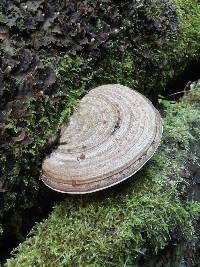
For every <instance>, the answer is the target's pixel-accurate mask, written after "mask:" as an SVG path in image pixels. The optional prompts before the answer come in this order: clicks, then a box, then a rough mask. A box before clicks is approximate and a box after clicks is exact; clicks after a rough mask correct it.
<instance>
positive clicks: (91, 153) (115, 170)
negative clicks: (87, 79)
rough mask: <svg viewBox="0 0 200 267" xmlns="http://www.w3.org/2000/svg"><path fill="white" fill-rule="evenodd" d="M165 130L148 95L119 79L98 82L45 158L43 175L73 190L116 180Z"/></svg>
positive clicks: (132, 169) (146, 155) (138, 163)
mask: <svg viewBox="0 0 200 267" xmlns="http://www.w3.org/2000/svg"><path fill="white" fill-rule="evenodd" d="M161 135H162V124H161V117H160V114H159V112H158V111H157V110H156V109H155V108H154V106H153V105H152V103H151V102H150V101H149V100H148V99H147V98H146V97H144V96H143V95H141V94H140V93H138V92H137V91H135V90H132V89H130V88H128V87H125V86H122V85H119V84H108V85H103V86H99V87H97V88H95V89H93V90H91V91H90V92H89V93H88V94H87V95H85V96H84V97H83V98H82V100H81V101H80V104H79V106H78V108H77V109H76V110H75V111H74V113H73V114H72V116H71V117H70V119H69V122H68V124H67V125H65V126H64V127H63V129H62V134H61V137H60V140H59V145H58V147H57V148H56V149H55V150H54V151H53V152H52V153H51V154H50V155H49V156H47V157H46V158H45V159H44V161H43V165H42V180H43V182H44V183H45V184H46V185H47V186H49V187H50V188H52V189H54V190H56V191H59V192H63V193H71V194H84V193H91V192H95V191H98V190H102V189H105V188H107V187H110V186H113V185H115V184H118V183H120V182H122V181H124V180H126V179H127V178H129V177H130V176H132V175H133V174H134V173H136V172H137V171H138V170H139V169H140V168H141V167H142V166H143V165H144V164H145V163H146V162H147V161H148V160H149V159H150V158H151V156H152V155H153V154H154V152H155V150H156V149H157V147H158V145H159V142H160V139H161Z"/></svg>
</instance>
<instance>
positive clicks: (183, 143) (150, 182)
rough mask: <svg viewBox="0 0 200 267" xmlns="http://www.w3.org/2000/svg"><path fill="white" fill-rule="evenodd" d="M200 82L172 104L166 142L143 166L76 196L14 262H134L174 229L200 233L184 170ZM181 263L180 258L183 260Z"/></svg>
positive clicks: (24, 265) (197, 207)
mask: <svg viewBox="0 0 200 267" xmlns="http://www.w3.org/2000/svg"><path fill="white" fill-rule="evenodd" d="M199 101H200V88H198V89H196V90H194V91H193V92H192V93H190V94H189V95H188V96H186V97H185V98H184V99H183V100H182V101H181V102H180V103H178V104H176V105H175V106H172V107H171V108H170V109H169V110H168V112H167V116H166V118H165V119H164V135H163V140H162V144H161V146H160V147H159V149H158V151H157V153H156V155H154V156H153V158H152V160H150V163H149V164H147V165H146V166H145V167H144V168H143V169H142V171H140V172H139V173H138V174H136V175H135V176H134V177H132V179H130V180H129V181H127V182H125V183H123V184H121V185H120V186H118V187H117V188H114V189H112V190H111V189H110V190H108V191H107V192H99V193H98V194H93V195H91V196H86V197H68V198H67V199H66V200H65V201H64V202H63V203H61V204H59V205H57V206H56V207H55V208H54V211H53V212H52V213H51V215H50V216H49V218H48V219H46V220H45V221H44V222H42V223H39V224H37V225H36V226H35V227H34V229H33V230H32V231H31V233H30V235H29V237H28V238H27V240H26V241H25V242H24V243H22V244H20V245H19V247H18V248H17V249H16V250H15V253H16V254H15V256H14V257H13V258H12V259H10V260H8V261H7V264H6V266H9V267H12V266H13V267H14V266H20V267H28V266H38V267H39V266H44V267H45V266H134V264H136V260H137V257H138V256H139V255H141V254H146V253H149V252H151V253H152V252H153V251H154V252H157V251H158V250H159V249H162V248H164V247H165V246H166V245H167V244H168V243H169V241H170V240H171V239H172V236H173V235H174V233H176V236H177V237H178V238H179V239H180V240H184V239H187V240H191V239H192V238H194V236H195V233H194V228H193V219H194V217H195V215H197V213H198V212H199V211H200V204H198V203H196V202H191V201H188V200H187V199H186V198H185V197H184V194H185V192H186V187H187V182H186V181H185V180H184V178H182V177H181V175H180V174H181V172H182V171H183V169H184V167H185V164H186V162H187V160H188V159H190V161H195V160H196V159H195V154H194V153H193V150H191V148H193V147H194V146H195V145H196V144H197V143H198V138H199V133H200V128H199V125H200V110H199ZM178 266H179V265H178Z"/></svg>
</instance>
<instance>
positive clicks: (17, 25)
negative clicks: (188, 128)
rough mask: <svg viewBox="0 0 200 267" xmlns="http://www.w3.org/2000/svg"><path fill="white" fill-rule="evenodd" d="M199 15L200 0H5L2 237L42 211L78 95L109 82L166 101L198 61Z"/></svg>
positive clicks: (0, 77) (0, 79)
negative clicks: (52, 163) (56, 146)
mask: <svg viewBox="0 0 200 267" xmlns="http://www.w3.org/2000/svg"><path fill="white" fill-rule="evenodd" d="M199 19H200V7H199V4H198V0H174V1H173V2H171V1H168V0H159V1H156V2H155V1H153V0H141V1H140V2H138V1H132V0H131V1H129V0H127V1H111V0H105V1H100V0H99V1H96V2H95V4H94V1H84V2H83V1H59V0H56V1H53V0H51V1H50V0H49V1H40V0H37V1H21V2H20V3H19V1H11V0H9V1H7V0H2V1H1V3H0V26H1V27H0V40H1V43H0V54H1V60H0V97H1V101H0V108H1V113H0V122H1V125H0V137H1V142H0V165H1V168H0V194H1V195H0V198H1V201H0V222H1V225H2V228H0V229H2V230H3V231H0V234H1V233H2V232H3V236H2V238H3V239H2V240H5V239H6V237H7V234H8V233H10V232H12V233H13V234H15V235H17V236H18V239H22V238H23V236H22V235H21V233H22V229H23V228H26V227H25V225H26V223H27V218H28V217H29V216H27V213H28V212H33V210H34V211H35V212H36V211H38V210H39V208H40V205H39V204H38V203H39V200H41V198H42V196H43V194H46V192H45V190H46V189H44V187H42V186H41V183H40V181H39V176H40V169H41V161H42V159H43V156H44V154H45V153H46V151H47V150H48V149H49V147H51V145H52V143H53V141H55V138H54V135H55V134H56V133H57V132H58V131H59V128H60V125H61V124H62V122H63V121H64V120H66V118H67V117H68V115H69V113H70V112H71V110H72V108H73V106H74V105H75V104H76V101H77V99H79V98H80V96H81V95H82V94H84V93H85V92H86V91H87V90H89V89H91V88H93V87H96V86H98V85H100V84H105V83H121V84H123V85H127V86H129V87H132V88H134V89H136V90H138V91H140V92H142V93H144V94H145V95H147V96H149V97H151V98H154V99H155V98H157V95H158V94H159V93H161V92H163V90H164V88H165V85H166V84H167V83H168V82H169V81H170V80H171V79H172V78H174V77H175V76H176V75H178V74H179V73H180V72H181V71H182V70H183V69H184V67H185V66H186V65H187V63H188V62H189V61H190V60H195V59H196V58H198V55H199V50H200V24H199ZM38 205H39V206H38ZM34 207H36V209H33V208H34ZM0 243H1V244H3V242H0Z"/></svg>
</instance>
